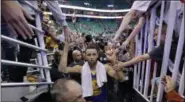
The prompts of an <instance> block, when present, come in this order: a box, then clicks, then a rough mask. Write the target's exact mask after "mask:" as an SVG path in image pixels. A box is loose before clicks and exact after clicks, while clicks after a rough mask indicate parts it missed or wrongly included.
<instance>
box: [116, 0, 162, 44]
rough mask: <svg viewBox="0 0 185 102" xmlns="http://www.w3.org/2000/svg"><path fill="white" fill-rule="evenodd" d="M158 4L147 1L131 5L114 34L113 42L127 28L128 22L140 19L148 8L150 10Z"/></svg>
mask: <svg viewBox="0 0 185 102" xmlns="http://www.w3.org/2000/svg"><path fill="white" fill-rule="evenodd" d="M156 2H158V1H157V0H148V1H139V0H136V1H134V3H133V4H132V7H131V9H130V11H129V12H128V13H127V14H126V15H125V16H124V18H123V20H122V23H121V25H120V27H119V29H118V30H117V31H116V34H115V36H114V38H113V40H114V41H116V40H117V39H118V38H119V36H120V35H121V33H122V32H123V31H124V30H125V29H126V28H127V26H128V24H129V23H130V21H131V20H132V19H134V18H136V17H139V18H140V17H141V16H142V15H143V14H144V13H146V12H147V11H148V10H149V8H151V7H152V6H153V5H154V4H156Z"/></svg>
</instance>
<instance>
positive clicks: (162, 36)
mask: <svg viewBox="0 0 185 102" xmlns="http://www.w3.org/2000/svg"><path fill="white" fill-rule="evenodd" d="M158 31H159V29H158V28H156V29H155V31H154V40H155V41H156V42H157V39H158V35H159V34H158ZM165 36H166V34H165V32H161V39H160V43H161V44H163V43H164V42H165Z"/></svg>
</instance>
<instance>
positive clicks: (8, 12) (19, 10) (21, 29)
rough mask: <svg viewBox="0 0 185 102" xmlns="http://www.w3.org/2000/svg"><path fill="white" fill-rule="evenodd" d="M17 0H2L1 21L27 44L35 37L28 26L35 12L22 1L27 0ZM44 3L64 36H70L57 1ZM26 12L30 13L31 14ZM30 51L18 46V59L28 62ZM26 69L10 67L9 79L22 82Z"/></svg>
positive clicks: (32, 20) (35, 2)
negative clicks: (61, 28) (60, 27)
mask: <svg viewBox="0 0 185 102" xmlns="http://www.w3.org/2000/svg"><path fill="white" fill-rule="evenodd" d="M18 1H19V2H17V1H16V0H15V1H13V0H2V18H3V23H6V25H7V28H6V30H7V31H9V30H10V31H11V33H12V34H13V35H16V36H17V38H18V39H19V40H21V41H24V42H26V43H29V44H34V40H33V38H35V35H34V32H33V31H32V29H31V28H30V27H29V26H28V22H30V23H32V24H33V25H35V22H34V18H33V17H34V16H35V15H36V12H34V10H32V8H30V7H29V6H26V4H24V2H27V1H25V0H18ZM28 2H30V3H33V5H34V4H37V1H28ZM19 3H21V4H22V6H24V8H23V7H22V6H21V5H20V4H19ZM46 4H47V6H48V8H49V9H50V11H51V12H52V13H53V15H54V17H55V18H56V20H57V24H59V25H60V26H62V27H63V30H64V34H65V35H66V36H71V33H72V32H71V30H70V29H69V27H68V26H67V23H66V21H65V16H64V14H63V13H62V11H61V9H60V7H59V3H58V1H47V0H46ZM28 13H30V14H31V15H32V16H31V15H30V14H28ZM2 33H3V32H2ZM4 35H6V36H7V35H9V34H8V33H7V32H5V33H4ZM28 38H29V39H28ZM53 38H56V37H55V36H54V37H53ZM56 39H57V38H56ZM5 52H6V51H5ZM13 52H14V51H12V53H13ZM32 52H33V50H31V49H29V48H27V47H24V46H20V54H19V56H18V61H20V62H25V63H28V62H29V60H30V58H31V55H32ZM12 57H13V56H12ZM14 57H15V56H14ZM14 59H15V58H14ZM14 69H15V70H14ZM26 70H27V68H23V67H17V68H11V69H10V70H9V74H10V75H9V76H10V77H11V78H10V81H13V82H22V81H23V76H24V75H25V74H26Z"/></svg>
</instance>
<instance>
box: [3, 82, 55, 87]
mask: <svg viewBox="0 0 185 102" xmlns="http://www.w3.org/2000/svg"><path fill="white" fill-rule="evenodd" d="M52 84H53V82H35V83H31V82H26V83H25V82H24V83H1V87H12V86H13V87H16V86H33V85H52Z"/></svg>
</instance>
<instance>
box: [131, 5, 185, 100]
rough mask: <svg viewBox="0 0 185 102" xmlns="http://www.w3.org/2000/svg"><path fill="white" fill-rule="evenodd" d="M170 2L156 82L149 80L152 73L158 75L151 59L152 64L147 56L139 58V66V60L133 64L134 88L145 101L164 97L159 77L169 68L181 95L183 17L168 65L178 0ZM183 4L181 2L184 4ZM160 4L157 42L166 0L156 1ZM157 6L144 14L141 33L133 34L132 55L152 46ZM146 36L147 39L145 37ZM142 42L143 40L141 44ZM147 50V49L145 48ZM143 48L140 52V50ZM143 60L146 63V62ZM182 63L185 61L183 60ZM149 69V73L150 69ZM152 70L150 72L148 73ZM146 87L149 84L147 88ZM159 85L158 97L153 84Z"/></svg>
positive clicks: (182, 78) (154, 76) (158, 44)
mask: <svg viewBox="0 0 185 102" xmlns="http://www.w3.org/2000/svg"><path fill="white" fill-rule="evenodd" d="M169 2H170V9H169V15H168V22H166V23H167V26H168V27H167V33H166V39H165V44H164V55H163V60H162V66H161V73H160V77H159V85H158V86H156V82H155V81H154V82H152V83H151V86H150V82H151V79H150V78H151V76H152V79H153V80H154V79H156V78H157V76H156V74H157V73H159V72H158V71H157V63H154V66H152V65H151V60H147V62H146V61H143V62H142V67H140V64H141V63H138V64H135V66H134V89H135V90H136V92H138V94H140V95H141V97H143V98H144V99H145V100H146V101H148V102H162V97H163V92H164V89H163V87H164V86H163V85H162V83H161V81H162V80H161V79H162V77H164V76H165V75H166V73H167V70H168V69H170V68H171V69H170V70H171V72H172V76H171V77H172V79H173V80H174V81H175V82H176V84H178V85H177V86H179V87H178V90H177V92H178V93H179V94H180V95H181V96H182V97H184V96H183V93H184V66H183V70H182V75H181V74H180V72H179V67H182V66H180V64H182V63H180V62H181V60H182V59H181V57H183V56H182V53H183V47H184V17H182V23H181V28H180V33H179V34H178V37H179V39H178V44H177V49H176V55H175V60H174V64H173V63H172V64H173V65H169V64H170V63H169V59H170V58H169V56H170V50H171V45H172V36H173V31H174V26H176V25H175V22H176V21H175V20H176V17H177V16H176V13H177V11H176V8H177V2H180V1H169ZM183 5H184V4H183ZM158 6H161V9H160V10H161V11H160V17H159V29H158V40H157V46H160V39H161V33H162V26H163V25H162V24H163V19H164V15H165V13H164V10H165V7H166V4H165V1H161V4H160V5H158ZM156 10H157V6H156V7H154V8H152V10H151V12H150V13H151V15H150V16H146V22H145V26H144V27H143V29H142V30H141V35H142V36H141V37H140V39H138V37H136V39H135V42H136V50H135V55H136V56H138V55H141V54H144V53H147V52H150V51H151V50H152V49H153V48H154V43H153V37H154V29H155V25H156ZM147 40H148V41H147ZM142 43H144V44H142ZM146 50H147V51H146ZM141 52H142V53H141ZM145 63H146V66H145ZM184 63H185V62H184ZM151 67H153V68H152V69H151ZM151 72H152V73H151ZM151 74H152V75H151ZM177 78H179V79H180V81H178V80H177ZM149 87H151V88H150V89H149ZM155 87H158V93H157V97H154V88H155ZM153 98H156V101H154V100H153Z"/></svg>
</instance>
